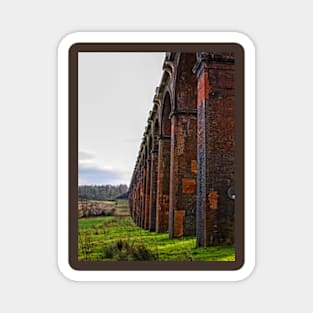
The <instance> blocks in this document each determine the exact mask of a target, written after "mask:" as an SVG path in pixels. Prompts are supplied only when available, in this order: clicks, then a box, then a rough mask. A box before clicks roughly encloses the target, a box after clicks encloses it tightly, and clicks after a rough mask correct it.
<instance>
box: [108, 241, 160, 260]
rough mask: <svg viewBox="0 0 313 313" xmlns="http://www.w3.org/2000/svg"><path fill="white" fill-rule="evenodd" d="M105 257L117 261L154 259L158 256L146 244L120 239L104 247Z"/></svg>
mask: <svg viewBox="0 0 313 313" xmlns="http://www.w3.org/2000/svg"><path fill="white" fill-rule="evenodd" d="M104 257H105V258H107V259H115V260H117V261H154V260H157V259H158V257H157V256H156V255H155V254H154V253H153V252H152V251H151V250H150V249H148V248H147V247H146V246H144V245H143V244H141V245H137V246H136V245H134V244H130V243H129V242H128V241H127V240H122V239H119V240H118V241H116V242H115V243H114V244H113V245H110V246H107V247H105V248H104Z"/></svg>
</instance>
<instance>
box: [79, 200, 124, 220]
mask: <svg viewBox="0 0 313 313" xmlns="http://www.w3.org/2000/svg"><path fill="white" fill-rule="evenodd" d="M78 216H79V217H94V216H129V208H128V200H127V199H119V200H116V201H96V200H80V201H78Z"/></svg>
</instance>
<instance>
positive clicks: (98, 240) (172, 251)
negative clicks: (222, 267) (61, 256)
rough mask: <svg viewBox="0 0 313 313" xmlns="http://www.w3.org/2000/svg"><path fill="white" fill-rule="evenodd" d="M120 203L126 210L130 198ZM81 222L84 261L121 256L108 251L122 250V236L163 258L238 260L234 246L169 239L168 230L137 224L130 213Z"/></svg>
mask: <svg viewBox="0 0 313 313" xmlns="http://www.w3.org/2000/svg"><path fill="white" fill-rule="evenodd" d="M119 205H120V208H119V209H121V210H123V209H124V210H126V208H125V206H127V204H126V202H125V203H123V202H119ZM127 210H128V206H127ZM78 224H79V249H78V250H79V255H78V259H79V260H80V261H83V260H89V261H112V260H113V261H114V260H119V257H120V256H121V253H119V254H116V253H113V256H112V255H111V256H110V257H108V251H109V252H111V250H112V249H113V250H114V249H115V250H114V251H115V252H116V251H117V252H118V250H117V248H116V246H117V242H118V241H120V240H121V241H122V242H123V243H127V246H130V247H145V248H147V249H148V250H150V252H151V254H152V255H154V256H155V257H156V259H157V260H159V261H234V260H235V251H234V247H232V246H223V247H222V246H218V247H207V248H195V246H196V239H195V237H184V238H174V239H169V237H168V234H167V233H153V232H149V231H147V230H144V229H142V228H140V227H138V226H136V225H135V224H134V222H133V220H132V219H131V217H130V216H105V217H95V218H82V219H79V221H78ZM122 252H123V251H122ZM123 253H124V254H125V253H126V252H123Z"/></svg>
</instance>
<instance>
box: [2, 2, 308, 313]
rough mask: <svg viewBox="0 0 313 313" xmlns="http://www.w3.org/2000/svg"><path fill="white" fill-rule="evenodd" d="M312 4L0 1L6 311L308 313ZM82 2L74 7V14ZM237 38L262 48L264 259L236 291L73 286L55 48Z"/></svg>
mask: <svg viewBox="0 0 313 313" xmlns="http://www.w3.org/2000/svg"><path fill="white" fill-rule="evenodd" d="M309 4H310V2H309V1H297V2H296V3H293V2H288V3H287V2H286V1H275V2H274V1H269V2H267V1H262V2H259V3H257V2H253V1H226V0H225V1H219V2H217V1H208V0H207V1H196V2H190V1H177V3H176V2H170V1H158V2H148V1H125V2H122V1H115V2H114V3H113V2H111V1H110V2H105V1H103V0H102V1H88V2H86V1H66V2H65V1H53V2H52V1H51V2H49V3H47V2H44V1H15V2H14V1H11V2H9V1H2V3H1V8H0V23H1V58H0V86H1V88H0V105H1V112H0V144H1V160H0V182H1V186H0V190H1V202H0V203H1V224H0V243H1V244H0V278H1V279H0V284H1V296H0V298H1V302H0V309H1V311H2V312H66V311H71V312H87V311H88V312H92V311H96V310H97V311H108V310H110V311H118V312H123V311H127V312H133V311H138V312H147V311H148V312H199V311H201V312H209V311H215V312H264V311H265V312H275V311H279V312H283V311H287V310H288V312H309V311H310V310H312V303H311V302H312V299H311V294H312V291H311V290H312V287H311V285H312V283H311V279H312V254H313V253H312V249H313V248H312V246H313V245H312V238H313V236H312V227H311V225H312V217H313V214H312V210H313V205H312V197H311V195H312V174H313V171H312V160H313V152H312V151H313V149H312V139H311V137H312V135H311V134H312V133H313V129H312V128H313V127H312V124H313V123H312V113H313V110H312V104H313V103H312V96H311V90H312V87H311V85H312V73H313V68H312V67H313V66H312V64H313V63H312V57H311V55H312V50H313V49H312V48H313V47H312V46H313V43H312V34H311V31H310V29H312V24H313V23H312V18H311V13H312V10H311V7H310V5H309ZM72 5H73V6H74V5H75V6H76V8H75V9H74V8H72V7H71V6H72ZM88 30H90V31H109V30H110V31H113V30H120V31H140V30H141V31H142V30H146V31H153V30H155V31H156V30H158V31H162V30H164V31H166V30H172V31H188V30H193V31H202V30H205V31H239V32H243V33H245V34H247V35H248V36H250V38H252V40H253V41H254V43H255V46H256V49H257V50H256V51H257V68H256V72H257V75H256V78H257V102H256V103H257V123H256V125H257V138H256V140H257V181H256V183H257V258H256V269H255V271H254V273H253V274H252V275H251V276H250V277H249V278H248V279H246V280H244V281H241V282H237V283H139V282H137V283H75V282H71V281H69V280H67V279H65V278H64V277H63V276H62V275H61V274H60V273H59V271H58V269H57V257H56V251H57V246H56V242H57V236H56V230H57V225H56V217H57V215H56V212H57V205H56V203H57V196H56V189H57V184H56V180H57V176H56V173H57V169H56V166H57V159H56V155H57V154H56V153H57V151H56V147H57V141H56V138H57V118H56V116H57V101H56V99H57V97H56V95H57V90H56V85H57V71H56V69H57V63H56V62H57V45H58V43H59V41H60V39H61V38H62V37H63V36H64V35H65V34H68V33H70V32H74V31H88Z"/></svg>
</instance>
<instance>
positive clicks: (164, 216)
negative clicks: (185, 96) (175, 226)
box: [156, 90, 172, 232]
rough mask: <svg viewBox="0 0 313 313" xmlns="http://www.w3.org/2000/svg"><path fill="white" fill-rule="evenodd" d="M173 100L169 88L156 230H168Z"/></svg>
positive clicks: (164, 107)
mask: <svg viewBox="0 0 313 313" xmlns="http://www.w3.org/2000/svg"><path fill="white" fill-rule="evenodd" d="M171 108H172V101H171V96H170V92H169V90H166V91H165V92H164V94H163V98H162V102H161V108H160V111H161V123H160V128H161V133H160V138H159V158H158V181H157V203H156V231H157V232H166V231H168V222H169V191H170V153H171V136H170V134H171V121H170V118H169V116H170V113H171Z"/></svg>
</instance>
